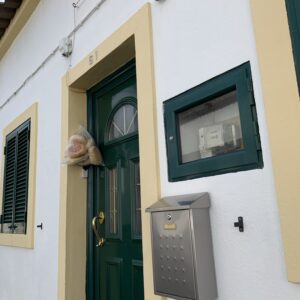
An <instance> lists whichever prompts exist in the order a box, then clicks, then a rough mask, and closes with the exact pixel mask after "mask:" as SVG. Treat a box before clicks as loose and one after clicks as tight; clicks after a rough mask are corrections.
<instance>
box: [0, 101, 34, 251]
mask: <svg viewBox="0 0 300 300" xmlns="http://www.w3.org/2000/svg"><path fill="white" fill-rule="evenodd" d="M37 114H38V105H37V103H34V104H33V105H32V106H30V107H29V108H28V109H27V110H26V111H24V112H23V113H22V114H21V115H19V116H18V117H17V118H16V119H15V120H14V121H12V122H11V123H10V124H9V125H8V126H7V127H6V128H4V130H3V143H2V150H3V149H4V147H5V146H6V139H7V137H8V136H9V135H10V134H11V133H12V132H13V131H14V130H16V129H17V128H18V127H20V126H22V124H24V123H25V122H26V121H27V120H30V144H29V168H28V185H27V189H28V195H27V222H26V233H24V234H22V233H18V234H12V233H0V245H1V246H14V247H22V248H31V249H32V248H33V247H34V211H35V209H34V208H35V186H36V152H37V151H36V146H37ZM1 167H2V170H1V177H0V211H1V213H2V207H3V185H4V172H5V154H4V151H2V165H1Z"/></svg>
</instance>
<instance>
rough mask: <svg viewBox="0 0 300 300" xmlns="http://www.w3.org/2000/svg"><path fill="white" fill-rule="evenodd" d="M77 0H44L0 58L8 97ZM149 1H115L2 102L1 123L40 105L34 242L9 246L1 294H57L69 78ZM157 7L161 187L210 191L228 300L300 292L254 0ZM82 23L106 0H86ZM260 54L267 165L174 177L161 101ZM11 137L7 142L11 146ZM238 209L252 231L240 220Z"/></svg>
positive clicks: (1, 84)
mask: <svg viewBox="0 0 300 300" xmlns="http://www.w3.org/2000/svg"><path fill="white" fill-rule="evenodd" d="M72 2H73V1H71V0H63V1H62V0H50V1H46V0H41V3H40V4H39V6H38V7H37V9H36V11H35V12H34V14H33V16H32V17H31V19H30V20H29V22H28V23H27V24H26V26H25V28H24V29H23V31H22V32H21V34H19V36H18V37H17V39H16V40H15V42H14V44H13V45H12V47H11V49H10V51H9V52H8V53H7V54H6V55H5V56H4V57H3V58H2V60H1V61H0V105H1V103H3V102H4V101H5V100H6V99H7V98H8V97H9V96H10V95H11V94H12V93H13V92H14V91H15V90H16V89H17V88H18V87H19V85H20V84H21V83H22V82H23V81H24V79H25V78H26V77H27V76H28V75H29V74H30V73H31V72H32V71H33V70H34V69H35V68H36V67H37V66H38V65H40V63H41V62H42V61H43V60H44V58H45V57H47V55H48V54H50V53H51V52H52V50H53V49H54V48H55V47H56V46H57V45H58V42H59V40H60V39H61V38H62V37H64V36H66V35H67V34H68V33H69V32H70V31H71V30H72V28H73V22H74V20H73V7H72ZM146 2H147V1H146V0H127V1H124V0H107V1H106V2H105V3H104V4H103V5H102V6H101V8H100V9H99V10H98V11H97V12H96V13H95V14H94V15H93V16H92V17H91V19H89V21H88V22H87V23H85V25H84V26H83V27H82V28H81V29H80V30H79V31H78V32H77V34H76V39H75V48H74V53H73V55H72V57H71V58H70V59H66V58H63V57H62V56H61V55H60V54H59V53H56V54H55V55H54V57H52V58H51V59H50V60H49V62H48V63H47V64H46V65H45V66H44V67H43V68H42V69H41V70H40V71H39V72H38V74H37V75H36V76H35V77H34V78H32V79H31V80H30V81H29V82H28V83H27V84H26V86H25V87H24V88H23V89H22V90H21V91H20V92H19V93H18V94H17V95H16V96H15V97H14V98H12V100H11V101H10V102H9V104H8V105H6V106H5V107H4V108H3V109H2V110H0V131H2V129H3V128H4V127H6V125H7V124H8V123H9V122H10V121H11V120H13V119H14V118H15V117H16V116H18V115H19V114H20V113H22V112H23V111H24V110H25V109H26V108H27V107H29V106H30V104H31V103H33V102H38V103H39V127H38V128H39V130H38V158H37V163H38V165H37V183H36V186H37V194H36V217H35V220H36V225H37V224H39V223H41V222H43V224H44V229H43V230H42V231H41V230H39V229H35V248H34V249H33V250H24V249H18V248H11V247H3V246H0V299H1V300H17V299H18V300H35V299H43V300H54V299H56V295H57V272H58V266H57V264H58V232H59V227H58V220H59V176H60V99H61V77H62V76H63V75H64V74H65V72H66V71H67V69H68V67H69V64H70V63H71V64H72V65H75V64H76V63H78V62H79V61H80V60H81V59H82V58H83V57H84V56H86V55H87V54H88V53H89V51H91V50H92V49H93V48H95V47H96V46H97V45H98V44H99V43H101V41H103V40H104V39H105V38H106V37H107V36H109V35H110V34H111V33H112V32H114V31H115V30H116V29H117V28H118V27H119V26H120V25H121V24H122V23H124V22H125V21H126V20H127V19H128V18H129V17H130V16H131V15H132V14H134V12H135V11H137V10H138V8H139V7H141V6H142V5H143V4H144V3H146ZM148 2H151V3H152V4H153V5H152V14H153V35H154V53H155V73H156V88H157V112H158V138H159V154H160V167H161V183H162V195H163V196H169V195H176V194H185V193H193V192H209V193H210V195H211V200H212V207H211V224H212V235H213V244H214V257H215V263H216V274H217V284H218V292H219V299H220V300H254V299H255V300H288V299H291V300H296V299H299V297H300V285H296V284H291V283H288V282H287V279H286V271H285V265H284V257H283V247H282V240H281V235H280V225H279V217H278V209H277V204H276V194H275V189H274V182H273V175H272V165H271V159H270V149H269V146H268V135H267V128H266V122H265V115H264V107H263V100H262V94H261V86H260V78H259V70H258V64H257V57H256V50H255V40H254V35H253V28H252V20H251V12H250V6H249V0H201V1H199V0H190V1H183V0H165V1H160V2H156V1H154V0H152V1H148ZM81 3H82V5H81V6H80V8H78V9H77V13H76V20H77V22H79V21H80V20H81V19H82V18H83V17H84V16H85V15H86V14H87V13H88V12H89V11H90V10H91V9H92V8H93V7H94V6H95V4H96V3H98V1H96V0H82V1H81ZM249 60H250V62H251V67H252V75H253V83H254V93H255V98H256V105H257V113H258V118H259V126H260V136H261V142H262V149H263V157H264V168H263V169H262V170H252V171H245V172H239V173H231V174H225V175H219V176H212V177H207V178H200V179H194V180H189V181H182V182H177V183H170V182H168V177H167V161H166V148H165V137H164V129H163V128H164V124H163V110H162V103H163V101H164V100H167V99H168V98H170V97H173V96H175V95H177V94H178V93H181V92H183V91H185V90H187V89H189V88H191V87H193V86H195V85H197V84H199V83H201V82H204V81H206V80H208V79H210V78H212V77H214V76H216V75H218V74H220V73H223V72H225V71H227V70H229V69H231V68H233V67H235V66H237V65H239V64H242V63H244V62H246V61H249ZM1 144H2V139H0V146H1V148H0V149H2V145H1ZM238 216H243V217H244V220H245V232H244V233H239V231H238V230H237V229H235V228H234V227H233V222H235V221H236V220H237V217H238Z"/></svg>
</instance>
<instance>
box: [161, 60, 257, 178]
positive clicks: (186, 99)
mask: <svg viewBox="0 0 300 300" xmlns="http://www.w3.org/2000/svg"><path fill="white" fill-rule="evenodd" d="M231 90H236V92H237V101H238V107H239V112H240V119H241V129H242V134H243V141H244V149H243V150H239V151H236V152H231V153H227V154H223V155H219V156H214V157H210V158H205V159H199V160H195V161H191V162H187V163H181V149H180V135H179V128H178V120H177V115H178V113H180V112H182V111H184V110H187V109H189V108H191V107H193V106H196V105H199V104H201V103H205V102H207V101H210V100H212V99H214V98H215V97H217V96H220V95H222V94H224V93H226V92H228V91H231ZM164 120H165V133H166V146H167V156H168V174H169V181H180V180H187V179H192V178H197V177H204V176H212V175H217V174H223V173H228V172H237V171H242V170H250V169H256V168H262V167H263V158H262V150H261V144H260V137H259V128H258V122H257V114H256V107H255V101H254V94H253V87H252V78H251V68H250V63H249V62H247V63H245V64H242V65H240V66H238V67H236V68H234V69H232V70H230V71H228V72H226V73H224V74H221V75H219V76H217V77H215V78H213V79H211V80H209V81H206V82H204V83H202V84H200V85H198V86H196V87H194V88H192V89H190V90H188V91H186V92H184V93H182V94H180V95H178V96H175V97H174V98H171V99H169V100H167V101H165V102H164Z"/></svg>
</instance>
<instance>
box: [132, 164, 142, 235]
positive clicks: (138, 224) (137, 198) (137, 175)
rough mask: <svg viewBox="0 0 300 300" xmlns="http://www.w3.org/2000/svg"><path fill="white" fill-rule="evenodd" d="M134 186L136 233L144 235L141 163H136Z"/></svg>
mask: <svg viewBox="0 0 300 300" xmlns="http://www.w3.org/2000/svg"><path fill="white" fill-rule="evenodd" d="M134 188H135V224H134V225H135V227H134V233H135V235H137V236H141V235H142V218H141V183H140V163H139V162H136V163H135V164H134Z"/></svg>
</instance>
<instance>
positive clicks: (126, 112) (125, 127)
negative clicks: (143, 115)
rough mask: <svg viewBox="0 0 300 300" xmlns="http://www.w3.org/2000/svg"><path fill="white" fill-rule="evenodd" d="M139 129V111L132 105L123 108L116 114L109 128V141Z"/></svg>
mask: <svg viewBox="0 0 300 300" xmlns="http://www.w3.org/2000/svg"><path fill="white" fill-rule="evenodd" d="M137 129H138V123H137V110H136V107H134V106H133V105H131V104H125V105H123V106H121V107H120V108H119V109H118V110H117V111H116V113H115V115H114V117H113V119H112V122H111V124H110V128H109V138H108V140H109V141H111V140H114V139H117V138H119V137H122V136H125V135H127V134H129V133H132V132H135V131H137Z"/></svg>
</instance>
